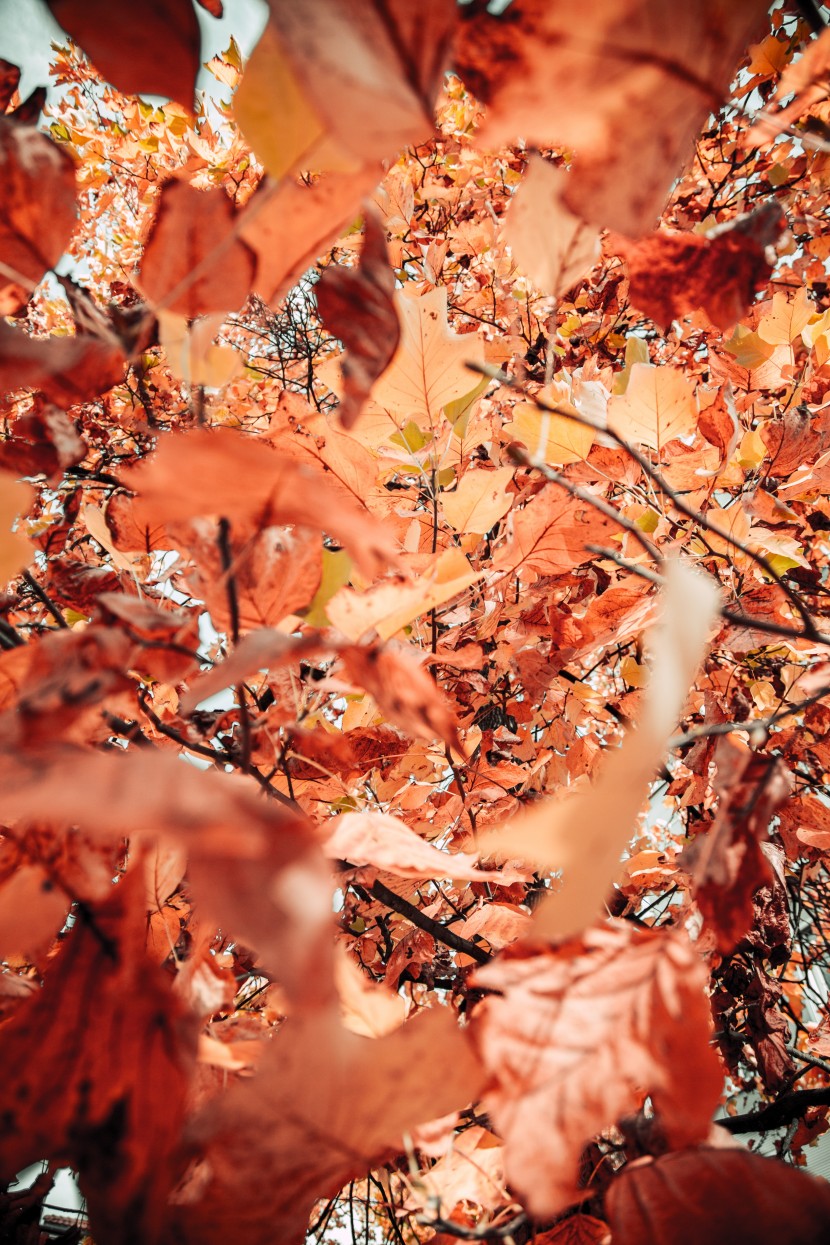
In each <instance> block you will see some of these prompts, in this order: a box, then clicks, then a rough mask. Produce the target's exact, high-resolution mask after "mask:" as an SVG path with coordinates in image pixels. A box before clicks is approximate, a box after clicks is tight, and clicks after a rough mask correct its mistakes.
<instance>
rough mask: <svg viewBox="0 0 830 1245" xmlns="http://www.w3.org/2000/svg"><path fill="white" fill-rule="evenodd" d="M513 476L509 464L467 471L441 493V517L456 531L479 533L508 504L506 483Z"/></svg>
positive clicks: (502, 511)
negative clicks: (449, 488)
mask: <svg viewBox="0 0 830 1245" xmlns="http://www.w3.org/2000/svg"><path fill="white" fill-rule="evenodd" d="M514 475H515V472H514V470H513V468H512V467H498V468H496V470H495V471H468V472H467V473H466V474H465V475H464V476H463V478H462V479H461V480H460V481H459V483H458V486H457V488H456V489H455V490H454V491H453V492H451V493H449V492H443V493H442V494H441V509H442V510H443V511H444V517H445V518H446V519H447V520H448V521H449V522H450V523H451V524H452V526H453V527H454V528H455V530H456V531H457V532H462V533H471V534H474V535H476V536H483V535H484V533H485V532H489V531H490V528H491V527H493V526H494V524H496V523H497V522H498V521H499V519H501V518H502V517H503V516H504V515H506V514H507V512H508V510H509V509H510V507H511V506H512V504H513V494H512V493H508V491H507V485H508V484H509V483H510V481H511V480H512V478H513V476H514Z"/></svg>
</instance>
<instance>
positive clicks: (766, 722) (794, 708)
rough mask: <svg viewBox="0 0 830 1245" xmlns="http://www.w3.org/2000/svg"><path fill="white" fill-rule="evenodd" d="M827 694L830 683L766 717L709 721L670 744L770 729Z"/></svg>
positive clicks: (676, 737) (679, 745)
mask: <svg viewBox="0 0 830 1245" xmlns="http://www.w3.org/2000/svg"><path fill="white" fill-rule="evenodd" d="M827 696H830V685H828V686H825V687H820V688H819V689H818V691H817V692H813V694H812V695H811V696H805V698H804V699H803V700H797V701H795V702H794V703H793V704H790V705H784V706H783V707H782V708H781V709H778V710H776V712H775V713H771V714H770V715H769V717H766V718H746V719H745V720H744V721H743V722H708V723H704V724H703V725H702V726H694V727H692V729H691V730H689V731H686V732H685V733H684V734H683V735H675V737H674V739H670V740H669V744H668V746H669V748H685V747H686V746H687V744H693V743H694V742H695V741H696V740H698V739H707V738H710V737H711V736H714V735H731V733H732V731H768V730H770V729H771V727H773V726H777V724H778V723H779V722H781V721H783V720H784V719H785V718H791V717H794V716H795V715H796V714H798V713H802V712H803V711H804V710H805V709H809V708H810V706H811V705H815V704H817V703H818V702H819V701H820V700H824V699H825V698H826V697H827Z"/></svg>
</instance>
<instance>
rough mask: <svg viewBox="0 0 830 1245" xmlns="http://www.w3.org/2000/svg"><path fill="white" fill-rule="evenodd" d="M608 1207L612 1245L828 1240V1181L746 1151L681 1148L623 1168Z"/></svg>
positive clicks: (819, 1244) (822, 1244) (777, 1244)
mask: <svg viewBox="0 0 830 1245" xmlns="http://www.w3.org/2000/svg"><path fill="white" fill-rule="evenodd" d="M606 1207H607V1211H608V1217H609V1222H610V1224H611V1229H612V1233H613V1239H614V1245H700V1243H701V1241H705V1242H706V1245H738V1242H741V1243H743V1242H750V1241H751V1242H752V1245H783V1242H792V1245H826V1242H827V1241H828V1240H830V1186H828V1184H827V1183H826V1181H824V1180H819V1179H818V1178H817V1177H816V1176H808V1175H807V1174H806V1173H805V1172H801V1171H798V1170H797V1169H795V1168H793V1167H790V1166H789V1165H788V1164H785V1163H780V1162H778V1161H777V1160H775V1159H765V1158H761V1157H760V1156H759V1155H757V1154H750V1153H749V1151H747V1150H739V1149H734V1150H732V1149H699V1150H686V1151H683V1152H681V1153H679V1154H667V1155H665V1156H664V1157H663V1158H659V1159H657V1160H656V1161H655V1162H651V1163H644V1164H642V1165H637V1166H633V1167H627V1168H625V1170H624V1171H623V1173H622V1175H620V1176H618V1177H617V1179H616V1180H615V1181H614V1182H613V1183H612V1185H611V1187H610V1189H609V1190H608V1193H607V1195H606Z"/></svg>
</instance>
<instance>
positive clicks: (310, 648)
mask: <svg viewBox="0 0 830 1245" xmlns="http://www.w3.org/2000/svg"><path fill="white" fill-rule="evenodd" d="M332 647H333V646H332V645H331V644H328V643H326V642H325V641H323V640H321V638H320V636H319V635H309V636H293V635H286V634H285V632H284V631H272V630H270V629H266V628H263V630H261V631H249V632H248V634H247V635H245V636H243V637H242V639H241V640H240V641H239V643H238V644H237V645H236V646H235V648H234V650H233V652H232V653H231V654H230V656H229V657H226V658H225V660H224V661H222V662H219V663H218V664H217V665H215V666H214V667H213V669H212V670H208V671H207V672H206V673H205V674H202V675H200V677H199V678H198V679H195V680H193V681H192V682H191V686H190V691H189V692H186V693H185V694H184V695H183V696H181V697H180V698H179V709H180V711H181V713H182V714H184V715H185V716H187V714H189V713H192V712H193V710H194V709H195V708H196V706H197V705H198V704H200V703H201V702H202V701H203V700H207V699H208V697H210V696H215V695H216V693H217V692H222V691H224V690H225V688H226V687H233V685H234V684H235V683H240V682H241V681H242V680H243V679H246V678H247V677H248V676H249V675H251V674H253V673H255V671H257V670H273V669H276V668H277V667H278V666H283V665H288V664H290V663H292V662H295V661H299V660H300V659H301V658H302V657H310V656H312V655H313V654H315V653H318V652H320V650H321V649H322V650H324V651H325V650H326V649H330V648H332Z"/></svg>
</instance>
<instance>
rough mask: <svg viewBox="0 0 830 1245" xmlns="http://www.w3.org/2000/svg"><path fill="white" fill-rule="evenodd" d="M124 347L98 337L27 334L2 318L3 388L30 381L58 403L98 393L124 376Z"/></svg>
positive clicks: (0, 356)
mask: <svg viewBox="0 0 830 1245" xmlns="http://www.w3.org/2000/svg"><path fill="white" fill-rule="evenodd" d="M126 362H127V359H126V352H125V350H124V348H123V347H122V346H121V345H119V344H117V343H113V342H109V341H99V340H98V339H96V338H94V337H83V336H77V337H48V338H35V337H28V336H27V335H26V334H24V333H22V332H21V331H20V329H13V328H12V327H11V325H9V324H7V323H6V322H5V321H3V322H0V390H2V392H3V393H9V392H10V391H12V390H15V389H23V388H24V387H25V386H31V387H32V388H33V389H39V390H40V391H41V392H42V393H44V394H45V395H46V397H47V398H49V399H50V400H51V401H52V402H56V403H57V404H58V405H59V406H72V405H73V403H75V402H84V401H88V400H89V399H90V398H97V397H98V396H99V395H100V394H102V393H105V392H106V390H107V389H110V388H112V386H113V385H115V384H116V383H117V382H118V381H120V380H121V379H122V378H123V376H124V368H125V365H126Z"/></svg>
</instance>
